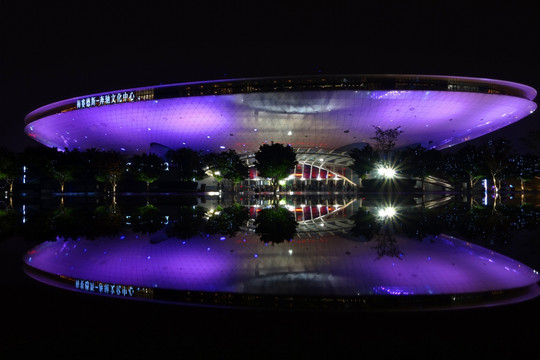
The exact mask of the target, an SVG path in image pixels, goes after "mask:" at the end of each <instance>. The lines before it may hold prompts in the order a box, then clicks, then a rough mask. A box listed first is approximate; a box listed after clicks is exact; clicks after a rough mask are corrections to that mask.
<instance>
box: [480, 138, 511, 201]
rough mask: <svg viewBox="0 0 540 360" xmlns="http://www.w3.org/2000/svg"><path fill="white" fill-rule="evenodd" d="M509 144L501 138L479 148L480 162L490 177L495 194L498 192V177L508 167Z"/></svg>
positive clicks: (499, 185)
mask: <svg viewBox="0 0 540 360" xmlns="http://www.w3.org/2000/svg"><path fill="white" fill-rule="evenodd" d="M510 150H511V146H510V142H509V141H508V140H505V139H503V138H498V139H496V140H489V141H488V142H487V143H486V144H484V145H482V147H481V154H482V160H483V164H484V167H485V169H486V170H487V172H488V173H489V175H491V180H492V181H493V186H494V187H495V192H498V191H499V189H500V187H501V184H500V180H501V178H500V176H501V175H502V174H503V172H504V171H505V170H506V168H507V167H508V165H509V155H510Z"/></svg>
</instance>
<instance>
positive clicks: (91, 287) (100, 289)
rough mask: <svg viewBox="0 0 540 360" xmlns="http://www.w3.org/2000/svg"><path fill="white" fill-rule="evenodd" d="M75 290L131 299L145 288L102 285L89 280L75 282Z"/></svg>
mask: <svg viewBox="0 0 540 360" xmlns="http://www.w3.org/2000/svg"><path fill="white" fill-rule="evenodd" d="M75 288H76V289H79V290H84V291H88V292H97V293H100V294H104V295H116V296H124V297H133V296H135V295H136V293H137V292H140V291H143V292H144V291H145V288H142V289H141V288H137V290H135V288H133V286H129V285H127V286H126V285H120V284H111V283H102V282H95V281H89V280H79V279H77V280H75Z"/></svg>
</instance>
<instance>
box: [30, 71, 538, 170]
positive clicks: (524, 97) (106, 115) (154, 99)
mask: <svg viewBox="0 0 540 360" xmlns="http://www.w3.org/2000/svg"><path fill="white" fill-rule="evenodd" d="M535 97H536V90H535V89H533V88H531V87H529V86H526V85H522V84H518V83H514V82H508V81H501V80H493V79H483V78H470V77H453V76H427V75H389V74H385V75H325V76H323V75H317V76H296V77H280V78H246V79H235V80H230V79H226V80H216V81H201V82H190V83H181V84H171V85H159V86H149V87H142V88H134V89H126V90H118V91H110V92H105V93H99V94H92V95H87V96H80V97H74V98H71V99H67V100H62V101H59V102H56V103H52V104H49V105H46V106H43V107H41V108H38V109H36V110H35V111H33V112H31V113H29V114H28V115H27V116H26V118H25V124H26V126H25V132H26V133H27V134H28V135H29V136H30V137H32V138H33V139H35V140H36V141H38V142H40V143H42V144H44V145H46V146H49V147H57V148H59V149H64V148H67V149H79V150H84V149H88V148H96V149H101V150H116V151H119V152H124V153H126V154H135V153H143V152H154V153H158V154H159V153H160V152H163V151H165V150H166V149H177V148H181V147H189V148H191V149H194V150H200V151H203V152H220V151H223V150H228V149H234V150H235V151H236V152H237V153H239V154H252V153H254V152H256V151H257V150H258V149H259V146H260V145H261V144H264V143H271V142H275V143H283V144H290V145H291V146H292V147H293V148H294V149H295V151H296V152H297V154H298V160H299V162H302V161H303V162H306V161H308V160H309V161H311V164H312V165H313V166H319V167H321V168H324V167H325V164H332V163H333V164H342V165H347V163H348V161H349V157H348V156H347V153H348V151H349V150H350V149H351V148H353V147H361V146H362V145H363V144H365V143H370V142H373V140H371V139H370V138H372V137H373V136H374V127H379V128H381V129H390V128H397V127H399V128H400V130H401V134H400V136H399V137H398V139H397V143H396V148H400V147H405V146H409V145H417V144H420V145H422V146H424V147H425V148H434V149H439V150H442V149H445V148H448V147H450V146H453V145H456V144H459V143H462V142H464V141H468V140H471V139H474V138H476V137H479V136H482V135H485V134H487V133H489V132H492V131H495V130H498V129H500V128H502V127H504V126H507V125H510V124H512V123H514V122H516V121H518V120H520V119H522V118H524V117H525V116H527V115H529V114H530V113H532V112H533V111H534V110H535V109H536V104H535V103H534V102H533V100H534V98H535ZM317 162H318V163H317Z"/></svg>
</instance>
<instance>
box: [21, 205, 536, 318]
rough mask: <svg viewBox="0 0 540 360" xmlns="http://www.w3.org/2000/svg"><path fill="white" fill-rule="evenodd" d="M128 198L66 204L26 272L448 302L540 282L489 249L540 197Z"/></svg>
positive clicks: (520, 294)
mask: <svg viewBox="0 0 540 360" xmlns="http://www.w3.org/2000/svg"><path fill="white" fill-rule="evenodd" d="M117 200H118V203H110V202H107V201H104V203H103V204H99V206H97V207H96V206H95V205H93V206H90V207H89V208H88V209H82V208H83V207H77V206H74V207H73V208H71V207H70V206H69V204H67V205H64V206H63V208H61V209H58V208H56V209H54V211H52V212H53V213H54V214H55V215H54V221H53V222H54V223H55V225H54V231H51V232H49V236H51V235H52V234H55V235H54V236H53V237H52V238H51V239H50V240H48V241H44V242H42V243H41V244H39V245H37V246H36V247H34V248H33V249H31V250H30V251H29V252H28V253H27V254H26V255H25V258H24V261H25V264H26V271H27V273H28V274H29V275H30V276H32V277H34V278H35V279H37V280H40V281H43V282H46V283H48V284H51V285H54V286H60V287H65V288H67V289H70V290H76V291H83V292H88V293H92V294H100V295H108V296H117V297H118V296H119V297H124V298H139V299H147V300H153V301H166V302H175V303H182V304H183V303H191V304H201V305H207V306H240V307H272V308H275V307H289V308H332V309H348V310H351V309H352V310H354V309H360V310H362V309H367V310H377V309H385V310H392V309H398V308H399V309H400V310H404V309H439V308H461V307H468V306H483V305H487V304H490V305H491V304H498V303H507V302H516V301H523V300H526V299H530V298H532V297H535V296H537V295H538V294H539V293H540V292H539V288H538V281H539V280H540V277H539V275H538V272H536V271H535V270H534V269H532V268H531V267H529V266H527V265H525V264H523V263H520V262H518V261H516V260H513V259H511V258H509V257H506V256H504V255H501V254H499V253H498V252H496V251H494V250H492V249H490V248H489V247H490V245H493V246H495V245H499V246H500V245H504V244H505V243H508V242H510V241H511V234H512V232H513V231H514V230H516V229H519V228H523V227H531V226H532V227H535V226H536V222H537V220H536V219H537V218H538V217H537V210H536V209H535V207H534V206H533V207H532V208H530V209H529V208H527V207H526V206H524V205H523V204H521V205H520V204H518V206H517V207H516V208H514V207H513V206H510V205H509V204H506V205H505V204H502V203H501V204H499V205H497V204H493V206H491V205H490V206H488V207H482V206H477V205H476V204H474V202H473V200H468V201H462V199H459V201H456V199H455V198H454V197H451V196H449V197H444V196H432V197H431V198H429V197H428V198H427V199H426V198H424V199H422V198H413V197H408V196H396V197H395V198H393V199H389V198H384V199H382V198H376V197H374V198H360V199H356V198H343V197H333V198H329V197H305V196H289V197H287V198H285V199H284V198H281V199H275V198H272V197H257V198H249V199H237V201H232V200H230V201H225V200H223V199H220V198H219V197H210V198H204V197H198V198H174V197H167V198H158V197H155V198H153V199H152V201H150V202H149V204H148V205H145V203H138V204H137V201H136V198H134V197H131V198H130V197H128V198H119V199H117ZM129 202H131V203H135V204H128V203H129ZM65 203H66V202H64V204H65ZM471 204H473V205H472V206H471ZM134 205H135V206H134ZM389 207H391V208H392V211H389ZM497 212H498V213H497ZM390 215H391V216H390ZM514 215H516V216H514ZM81 216H82V217H83V219H81ZM84 216H86V218H84ZM460 232H461V233H463V234H468V235H469V236H474V237H475V238H476V241H472V239H466V238H464V237H461V236H457V235H459V234H460ZM479 244H480V245H483V246H480V245H479ZM435 300H436V301H435Z"/></svg>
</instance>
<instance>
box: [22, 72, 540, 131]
mask: <svg viewBox="0 0 540 360" xmlns="http://www.w3.org/2000/svg"><path fill="white" fill-rule="evenodd" d="M313 81H315V82H316V83H317V82H318V84H319V85H321V83H325V84H326V83H327V84H328V85H329V86H332V85H334V89H339V88H337V86H340V85H341V86H343V85H345V86H347V85H348V84H357V85H358V88H357V90H370V88H369V87H365V88H363V87H362V86H363V85H364V82H366V83H369V84H378V85H379V86H380V88H377V89H376V90H381V89H383V88H385V89H387V90H390V89H396V88H397V87H398V86H397V85H398V83H399V84H400V85H403V87H402V88H401V87H400V89H402V90H405V89H408V90H430V89H431V90H440V91H463V92H484V93H493V94H502V95H510V96H517V97H521V98H524V99H527V100H530V101H532V100H534V99H535V98H536V96H537V91H536V89H534V88H533V87H530V86H528V85H524V84H521V83H517V82H512V81H506V80H498V79H489V78H476V77H466V76H448V75H418V74H326V75H296V76H272V77H249V78H235V79H219V80H204V81H192V82H184V83H173V84H163V85H154V86H143V87H137V88H129V89H121V90H118V89H116V90H111V91H108V92H100V93H95V94H88V95H82V96H76V97H73V98H69V99H65V100H60V101H57V102H54V103H50V104H47V105H44V106H41V107H39V108H37V109H35V110H33V111H32V112H30V113H28V114H27V115H26V116H25V118H24V123H25V124H29V123H31V122H32V121H35V120H37V119H40V118H42V117H44V116H48V115H51V114H54V113H60V112H65V111H70V110H75V109H74V104H76V102H77V100H82V99H87V98H89V97H99V96H102V95H109V94H113V93H114V94H116V93H125V92H144V91H155V90H158V91H160V90H167V89H176V88H179V87H183V88H191V87H192V86H195V85H199V86H201V87H204V86H205V85H214V87H219V84H224V83H225V84H229V83H231V84H233V83H236V84H237V85H242V84H243V85H249V84H251V85H257V84H259V83H266V84H270V83H278V84H279V86H280V90H283V91H286V90H289V91H291V88H290V87H283V85H288V84H287V83H292V84H296V86H297V87H298V84H299V83H300V84H304V85H305V84H308V83H312V82H313ZM426 81H437V82H440V83H442V84H446V85H447V88H446V89H443V88H437V87H433V88H430V87H429V85H430V84H426ZM392 83H393V86H391V84H392ZM440 85H441V84H439V86H440ZM452 85H454V86H455V88H451V87H450V86H452ZM480 86H482V91H480V90H478V89H476V90H474V89H473V88H480ZM291 87H292V86H291ZM323 87H324V86H319V87H317V86H316V85H315V86H314V87H312V88H305V89H300V88H296V89H292V90H297V91H302V90H316V89H319V90H320V89H322V88H323ZM484 88H485V89H484ZM322 90H324V89H322ZM262 91H265V90H262ZM274 91H279V90H274ZM492 91H493V92H492ZM247 92H249V91H247ZM253 92H256V91H253ZM234 93H245V92H243V91H236V92H232V93H225V94H234ZM219 94H223V93H214V94H212V93H204V94H203V93H200V94H197V93H194V94H191V93H189V94H186V95H184V96H201V95H219ZM166 97H172V96H166ZM176 97H183V96H182V95H180V94H178V95H177V96H176Z"/></svg>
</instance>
